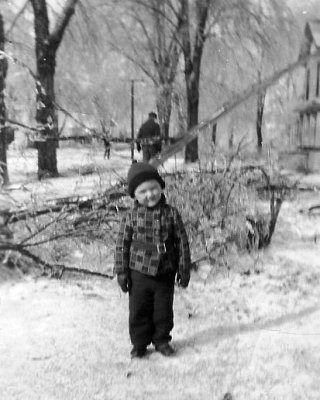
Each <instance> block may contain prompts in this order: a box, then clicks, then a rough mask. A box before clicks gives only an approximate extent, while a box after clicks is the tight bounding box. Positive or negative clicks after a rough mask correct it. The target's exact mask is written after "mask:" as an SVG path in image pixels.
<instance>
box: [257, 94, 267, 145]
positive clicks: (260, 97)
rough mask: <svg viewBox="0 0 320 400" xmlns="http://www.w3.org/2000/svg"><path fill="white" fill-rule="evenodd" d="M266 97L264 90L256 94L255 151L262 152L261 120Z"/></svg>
mask: <svg viewBox="0 0 320 400" xmlns="http://www.w3.org/2000/svg"><path fill="white" fill-rule="evenodd" d="M265 98H266V92H265V91H264V92H261V93H259V94H258V98H257V121H256V132H257V151H258V153H261V152H262V142H263V137H262V122H263V111H264V102H265Z"/></svg>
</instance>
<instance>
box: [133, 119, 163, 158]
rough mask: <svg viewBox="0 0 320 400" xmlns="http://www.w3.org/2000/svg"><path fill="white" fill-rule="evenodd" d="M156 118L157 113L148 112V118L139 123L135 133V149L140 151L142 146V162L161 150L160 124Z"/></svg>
mask: <svg viewBox="0 0 320 400" xmlns="http://www.w3.org/2000/svg"><path fill="white" fill-rule="evenodd" d="M156 119H157V114H156V113H155V112H150V113H149V118H148V119H147V121H145V122H144V123H143V124H142V125H141V127H140V129H139V132H138V135H137V150H138V151H139V152H140V151H141V148H142V158H143V161H144V162H148V161H149V160H150V159H151V158H153V157H155V156H156V155H157V154H158V153H160V152H161V135H160V125H159V124H158V122H156Z"/></svg>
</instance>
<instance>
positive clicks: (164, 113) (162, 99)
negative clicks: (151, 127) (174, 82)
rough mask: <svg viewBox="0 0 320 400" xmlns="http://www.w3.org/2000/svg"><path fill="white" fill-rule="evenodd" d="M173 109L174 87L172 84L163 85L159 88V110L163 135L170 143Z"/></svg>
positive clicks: (166, 141)
mask: <svg viewBox="0 0 320 400" xmlns="http://www.w3.org/2000/svg"><path fill="white" fill-rule="evenodd" d="M171 110H172V87H171V86H170V85H163V86H161V87H159V88H158V90H157V111H158V118H159V123H160V128H161V135H162V137H163V138H164V140H165V143H166V144H167V143H168V139H169V125H170V117H171Z"/></svg>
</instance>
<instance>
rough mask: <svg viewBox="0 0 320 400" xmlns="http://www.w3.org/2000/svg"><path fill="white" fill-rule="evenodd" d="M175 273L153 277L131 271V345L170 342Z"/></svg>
mask: <svg viewBox="0 0 320 400" xmlns="http://www.w3.org/2000/svg"><path fill="white" fill-rule="evenodd" d="M173 293H174V274H171V275H163V276H159V277H152V276H148V275H144V274H142V273H140V272H137V271H131V290H130V295H129V333H130V339H131V343H132V344H133V346H136V347H144V346H148V344H150V343H153V344H154V345H155V346H158V345H160V344H163V343H168V342H169V341H170V340H171V336H170V332H171V330H172V328H173Z"/></svg>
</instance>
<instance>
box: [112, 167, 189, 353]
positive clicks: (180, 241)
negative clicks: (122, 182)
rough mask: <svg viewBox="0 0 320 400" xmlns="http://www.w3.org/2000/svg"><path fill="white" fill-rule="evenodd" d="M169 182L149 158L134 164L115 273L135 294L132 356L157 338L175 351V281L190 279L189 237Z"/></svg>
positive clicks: (165, 349)
mask: <svg viewBox="0 0 320 400" xmlns="http://www.w3.org/2000/svg"><path fill="white" fill-rule="evenodd" d="M164 187H165V182H164V181H163V179H162V178H161V177H160V175H159V173H158V171H157V170H156V169H155V168H154V167H153V166H151V165H150V164H148V163H143V162H138V163H134V164H132V166H131V168H130V169H129V172H128V191H129V194H130V196H131V197H132V198H134V204H133V206H132V207H131V209H130V210H129V211H128V212H127V213H126V214H125V215H124V216H123V218H122V221H121V223H120V227H119V232H118V236H117V240H116V249H115V266H114V272H115V274H117V281H118V284H119V286H120V288H121V289H122V291H123V292H125V293H127V292H128V293H129V334H130V339H131V343H132V345H133V348H132V350H131V356H132V357H143V356H144V355H145V354H146V349H147V346H148V345H149V344H150V343H152V344H153V345H154V346H155V349H156V351H158V352H160V353H161V354H163V355H164V356H170V355H172V354H173V353H174V349H173V348H172V347H171V346H170V344H169V342H170V341H171V335H170V332H171V330H172V329H173V295H174V283H175V280H176V281H177V283H178V284H179V285H180V286H181V287H183V288H186V287H187V286H188V284H189V280H190V267H191V260H190V249H189V242H188V237H187V234H186V231H185V228H184V225H183V222H182V219H181V216H180V214H179V212H178V211H177V209H176V208H175V207H172V206H171V205H169V204H167V202H166V198H165V196H164V194H163V193H162V189H164Z"/></svg>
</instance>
